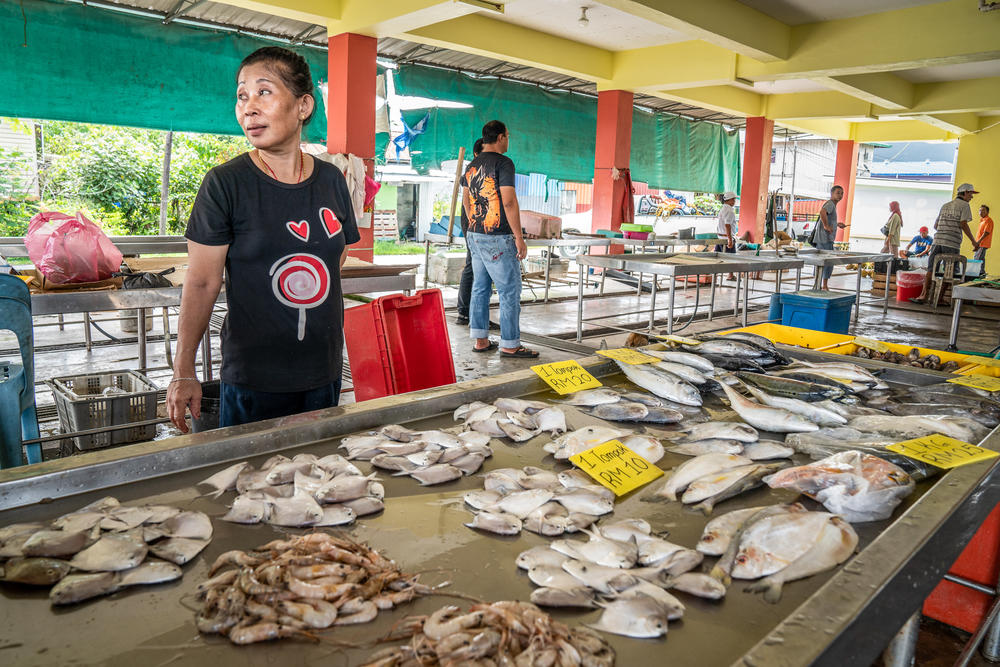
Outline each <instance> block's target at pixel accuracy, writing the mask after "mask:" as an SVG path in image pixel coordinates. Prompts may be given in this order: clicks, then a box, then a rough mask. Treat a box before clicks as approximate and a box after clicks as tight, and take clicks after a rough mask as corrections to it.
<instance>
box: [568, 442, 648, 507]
mask: <svg viewBox="0 0 1000 667" xmlns="http://www.w3.org/2000/svg"><path fill="white" fill-rule="evenodd" d="M569 460H570V461H571V462H573V464H574V465H576V467H578V468H579V469H580V470H582V471H584V472H585V473H587V474H588V475H590V476H591V477H593V478H594V479H595V480H597V483H598V484H600V485H601V486H604V487H606V488H608V489H611V490H612V491H613V492H614V494H615V495H616V496H624V495H625V494H626V493H628V492H630V491H634V490H635V489H638V488H639V487H640V486H643V485H645V484H649V483H650V482H652V481H653V480H654V479H656V478H657V477H660V476H661V475H662V474H663V471H662V470H660V469H659V468H657V467H656V466H655V465H653V464H652V463H650V462H649V461H647V460H646V459H644V458H642V457H641V456H639V455H638V454H636V453H635V452H633V451H632V450H631V449H629V448H628V447H626V446H625V445H623V444H622V443H621V442H620V441H618V440H609V441H608V442H605V443H604V444H602V445H597V446H596V447H592V448H590V449H588V450H587V451H585V452H583V453H582V454H577V455H575V456H571V457H569Z"/></svg>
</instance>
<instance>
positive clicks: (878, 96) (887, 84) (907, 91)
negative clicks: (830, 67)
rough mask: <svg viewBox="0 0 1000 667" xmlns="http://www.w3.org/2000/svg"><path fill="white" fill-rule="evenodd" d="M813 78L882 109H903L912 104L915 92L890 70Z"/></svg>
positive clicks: (907, 82) (912, 87)
mask: <svg viewBox="0 0 1000 667" xmlns="http://www.w3.org/2000/svg"><path fill="white" fill-rule="evenodd" d="M815 80H816V81H817V82H819V83H822V84H823V85H825V86H827V87H829V88H831V89H832V90H837V91H840V92H842V93H847V94H848V95H852V96H854V97H857V98H858V99H861V100H865V101H866V102H871V103H872V104H875V105H877V106H880V107H882V108H884V109H893V110H900V109H905V108H907V107H909V106H911V105H912V104H913V97H914V94H915V89H914V85H913V84H912V83H910V82H909V81H907V80H906V79H904V78H903V77H901V76H897V75H896V74H892V73H891V72H878V73H873V74H845V75H843V76H830V77H819V78H817V79H815Z"/></svg>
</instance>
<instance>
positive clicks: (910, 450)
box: [886, 433, 1000, 468]
mask: <svg viewBox="0 0 1000 667" xmlns="http://www.w3.org/2000/svg"><path fill="white" fill-rule="evenodd" d="M886 449H888V450H889V451H891V452H896V453H897V454H902V455H903V456H906V457H909V458H911V459H916V460H918V461H923V462H924V463H929V464H931V465H932V466H936V467H938V468H957V467H958V466H964V465H966V464H969V463H976V462H978V461H985V460H986V459H992V458H994V457H996V456H1000V454H998V453H997V452H994V451H993V450H991V449H983V448H982V447H977V446H976V445H970V444H969V443H967V442H962V441H961V440H956V439H955V438H949V437H948V436H946V435H941V434H940V433H934V434H932V435H926V436H924V437H922V438H915V439H913V440H907V441H905V442H897V443H896V444H894V445H886Z"/></svg>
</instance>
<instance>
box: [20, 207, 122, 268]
mask: <svg viewBox="0 0 1000 667" xmlns="http://www.w3.org/2000/svg"><path fill="white" fill-rule="evenodd" d="M24 245H25V246H27V248H28V257H30V258H31V261H32V263H33V264H34V265H35V268H36V269H38V270H39V271H41V272H42V274H43V275H44V276H45V278H46V279H47V280H50V281H52V282H53V283H89V282H94V281H97V280H104V279H106V278H110V277H111V274H112V273H113V272H114V271H118V270H119V268H121V263H122V254H121V252H120V251H119V250H118V248H116V247H115V244H113V243H112V242H111V239H109V238H108V237H107V236H105V235H104V232H102V231H101V228H100V227H98V226H97V225H95V224H94V223H93V222H91V221H90V220H88V219H87V218H86V217H84V215H83V213H80V212H79V211H77V213H76V216H75V217H74V216H69V215H66V214H65V213H58V212H56V211H44V212H42V213H38V214H37V215H35V216H34V217H33V218H32V219H31V221H30V222H29V223H28V233H27V234H25V235H24Z"/></svg>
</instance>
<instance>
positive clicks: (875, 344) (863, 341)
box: [854, 336, 889, 352]
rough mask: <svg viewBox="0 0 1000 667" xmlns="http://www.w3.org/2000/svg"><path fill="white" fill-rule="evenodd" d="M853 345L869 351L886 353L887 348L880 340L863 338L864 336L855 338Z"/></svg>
mask: <svg viewBox="0 0 1000 667" xmlns="http://www.w3.org/2000/svg"><path fill="white" fill-rule="evenodd" d="M854 344H855V345H860V346H861V347H867V348H868V349H869V350H875V351H876V352H888V351H889V346H888V345H886V344H885V343H883V342H882V341H880V340H874V339H872V338H865V337H864V336H855V337H854Z"/></svg>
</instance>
